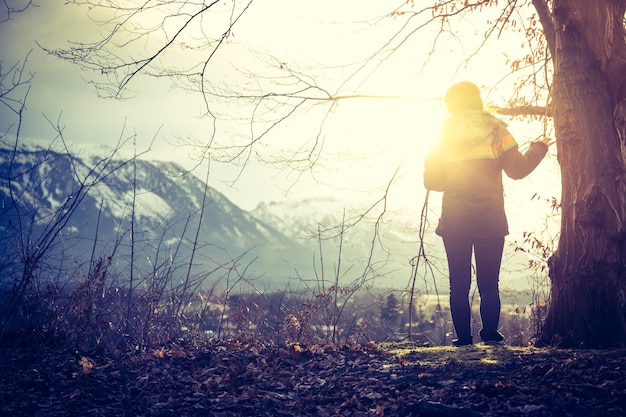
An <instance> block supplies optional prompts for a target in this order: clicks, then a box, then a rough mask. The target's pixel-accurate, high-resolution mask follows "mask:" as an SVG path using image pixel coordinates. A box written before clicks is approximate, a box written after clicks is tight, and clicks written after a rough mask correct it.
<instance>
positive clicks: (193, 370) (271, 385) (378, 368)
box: [0, 341, 626, 417]
mask: <svg viewBox="0 0 626 417" xmlns="http://www.w3.org/2000/svg"><path fill="white" fill-rule="evenodd" d="M625 353H626V352H625V351H624V350H611V351H583V350H576V351H571V350H553V349H537V348H517V347H509V346H504V345H502V346H488V345H484V344H478V345H474V346H472V347H467V348H460V349H455V348H452V347H441V348H423V347H418V346H415V345H412V344H407V343H400V344H383V345H374V344H368V345H354V346H346V347H341V348H337V347H334V346H330V345H327V346H318V345H313V346H301V345H297V344H291V345H287V346H267V345H261V344H254V343H252V344H248V343H244V342H219V341H212V342H205V343H191V342H182V341H179V342H177V343H176V344H174V343H170V344H167V345H162V346H155V347H154V348H152V349H150V350H149V351H147V352H143V353H138V352H132V351H129V352H127V353H119V352H118V353H117V354H116V355H107V354H105V353H103V352H102V351H99V352H77V351H74V352H70V351H63V350H55V349H48V350H45V349H43V350H42V349H37V350H35V349H28V348H24V347H22V348H21V349H15V348H4V349H2V351H1V352H0V358H1V359H0V382H1V383H0V386H1V387H2V388H1V392H0V404H2V405H1V410H2V415H11V416H50V417H52V416H54V417H61V416H84V415H90V416H101V417H107V416H123V415H126V416H136V417H142V416H174V415H176V416H180V417H190V416H207V415H211V416H216V417H220V416H233V417H234V416H322V417H324V416H378V417H382V416H416V417H417V416H421V417H462V416H463V417H474V416H476V417H478V416H483V417H496V416H503V417H504V416H506V417H522V416H523V417H547V416H564V417H567V416H586V417H594V416H597V417H600V416H602V417H618V416H623V415H626V367H624V364H623V358H624V354H625Z"/></svg>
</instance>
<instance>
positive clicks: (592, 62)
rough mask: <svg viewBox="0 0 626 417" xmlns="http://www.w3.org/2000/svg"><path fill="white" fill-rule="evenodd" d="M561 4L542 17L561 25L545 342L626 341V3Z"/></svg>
mask: <svg viewBox="0 0 626 417" xmlns="http://www.w3.org/2000/svg"><path fill="white" fill-rule="evenodd" d="M535 3H536V4H537V3H538V2H537V1H535ZM543 4H544V6H547V3H543ZM553 7H554V8H553V10H552V13H551V16H549V20H547V19H546V17H547V16H545V15H544V16H542V23H543V25H544V27H546V24H550V25H552V26H551V27H547V29H548V30H546V31H545V32H546V36H551V38H550V39H548V40H549V45H550V47H551V52H552V58H553V63H554V85H553V108H554V124H555V130H556V137H557V153H558V160H559V163H560V166H561V175H562V190H563V191H562V197H561V209H562V213H561V214H562V224H561V234H560V238H559V245H558V249H557V251H556V253H555V254H554V255H553V257H552V258H551V259H550V279H551V282H552V289H551V304H550V311H549V313H548V316H547V318H546V321H545V323H544V326H543V330H542V333H541V335H540V341H542V342H545V343H550V344H558V345H561V346H572V347H573V346H577V347H609V346H616V345H624V344H626V176H625V174H626V173H625V157H624V155H625V152H624V149H626V146H625V144H624V139H626V134H625V133H626V132H624V131H622V130H623V129H624V125H623V120H624V119H625V118H626V113H624V107H625V106H624V101H623V100H624V98H625V97H624V96H623V91H622V92H620V89H622V90H623V89H624V86H626V65H625V63H626V52H625V49H626V48H625V45H624V43H625V41H624V22H623V18H624V10H625V7H624V2H623V1H621V0H595V1H589V0H554V2H553ZM538 11H539V10H538ZM539 12H540V14H541V11H539Z"/></svg>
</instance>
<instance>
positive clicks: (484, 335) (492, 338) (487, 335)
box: [480, 329, 504, 343]
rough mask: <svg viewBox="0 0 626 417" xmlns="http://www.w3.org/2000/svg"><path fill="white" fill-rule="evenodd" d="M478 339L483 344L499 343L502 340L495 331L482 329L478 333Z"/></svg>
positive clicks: (502, 337)
mask: <svg viewBox="0 0 626 417" xmlns="http://www.w3.org/2000/svg"><path fill="white" fill-rule="evenodd" d="M480 338H481V339H482V340H483V342H485V343H500V342H502V341H503V340H504V336H503V335H502V333H500V332H499V331H497V330H495V329H482V330H481V331H480Z"/></svg>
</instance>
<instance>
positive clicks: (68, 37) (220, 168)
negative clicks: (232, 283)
mask: <svg viewBox="0 0 626 417" xmlns="http://www.w3.org/2000/svg"><path fill="white" fill-rule="evenodd" d="M19 2H20V0H16V2H15V3H14V4H16V3H19ZM228 3H229V2H228ZM369 3H371V4H368V2H363V1H362V0H343V1H342V2H340V3H339V2H337V1H335V0H319V1H316V2H306V1H293V0H255V1H254V2H253V4H252V6H251V7H250V9H249V10H248V12H246V14H245V15H244V18H242V19H241V21H239V22H237V25H236V27H235V28H234V30H233V33H232V36H231V37H230V38H229V43H228V45H227V46H226V47H224V48H222V49H221V50H220V52H219V53H218V54H217V55H216V57H215V59H214V60H213V61H212V62H213V65H212V66H211V67H210V71H211V77H213V79H216V80H221V81H224V82H232V83H234V84H239V85H243V84H244V83H245V82H248V81H250V79H249V78H247V77H244V76H243V75H242V73H241V70H242V69H245V70H247V71H250V73H253V74H258V75H259V76H260V77H261V78H264V77H265V76H266V75H267V74H272V73H271V72H266V71H268V69H267V68H264V67H263V66H262V65H260V63H259V60H258V58H255V55H254V54H253V53H252V52H254V53H258V52H260V53H263V54H266V56H272V57H275V58H276V59H277V60H280V62H285V63H286V64H285V65H286V66H289V68H292V69H295V70H297V71H302V72H303V73H304V72H306V71H314V72H315V73H316V74H317V78H316V79H315V82H316V83H319V84H318V85H320V86H321V87H324V88H326V87H327V88H328V89H329V90H331V91H340V93H342V94H359V95H363V96H369V98H358V99H357V98H354V99H345V100H341V101H339V102H337V103H336V106H334V107H333V108H332V109H330V111H329V107H328V106H326V107H324V106H312V107H307V111H302V112H300V113H298V114H296V115H294V116H293V117H290V118H288V119H287V120H286V121H285V122H284V123H282V124H281V125H280V126H279V127H278V128H276V129H274V130H273V132H272V134H271V135H268V137H265V138H263V140H261V141H259V143H258V146H257V147H256V148H255V150H254V153H253V154H251V158H250V159H249V160H248V162H247V165H246V166H245V169H243V170H242V167H241V165H239V166H238V165H236V164H232V163H224V162H220V161H219V159H220V157H221V155H220V153H219V152H215V154H212V155H211V157H212V159H213V160H212V161H211V164H210V170H211V175H210V181H209V185H211V186H212V187H214V188H216V189H217V190H218V191H220V192H222V193H223V194H224V195H226V197H228V198H229V199H231V200H232V201H233V202H234V203H235V204H237V205H239V206H240V207H242V208H243V209H246V210H252V209H253V208H254V207H256V205H257V204H259V203H260V202H263V201H275V200H280V199H292V200H298V199H303V198H312V197H335V198H340V199H345V200H346V204H352V202H354V204H364V205H367V204H369V203H370V202H372V201H376V200H377V199H378V198H380V196H381V193H382V192H383V190H384V189H385V188H386V187H387V185H388V183H389V181H390V179H391V178H392V177H393V175H394V173H395V172H397V175H396V177H395V180H394V182H393V184H392V187H391V188H390V189H389V202H388V203H389V205H390V206H393V207H394V208H395V209H397V210H398V211H402V210H408V211H409V212H410V211H413V212H415V213H418V211H419V208H420V207H421V204H422V201H423V197H424V190H423V187H422V169H423V166H422V162H423V158H424V156H425V154H426V152H427V151H428V149H429V148H430V147H431V146H432V145H433V144H434V142H435V140H436V138H437V134H438V129H439V125H440V123H441V121H442V120H443V118H444V117H445V112H444V111H443V109H442V105H441V100H440V97H441V95H442V94H443V93H444V92H445V89H446V88H447V87H448V86H449V85H451V84H452V83H454V82H457V81H461V80H466V79H469V80H472V81H474V82H476V83H477V84H479V85H481V86H489V85H490V84H493V82H494V80H499V79H501V78H502V77H503V74H505V73H506V72H507V68H506V66H505V56H504V55H505V54H506V53H510V52H511V48H515V47H518V45H519V40H518V39H512V40H511V43H510V44H506V35H503V38H504V39H503V40H501V41H500V44H499V45H498V46H497V47H495V48H494V49H492V50H490V51H487V52H485V54H484V55H479V56H477V57H475V58H474V59H473V61H471V64H470V65H469V66H464V65H463V61H464V57H466V56H467V54H468V53H470V52H471V51H472V48H473V46H475V45H477V44H478V43H480V42H481V41H482V33H483V31H484V28H483V27H481V26H480V25H478V24H472V23H471V22H468V21H463V22H461V23H460V24H459V25H461V26H460V27H458V28H457V29H458V30H459V31H460V32H459V33H462V34H463V35H462V36H460V37H459V36H457V34H456V33H451V34H449V35H447V36H446V37H444V38H442V40H440V41H439V42H438V43H437V47H436V48H435V53H434V54H432V55H429V51H430V50H431V48H432V45H433V44H432V38H431V37H430V35H432V33H430V32H429V31H428V30H426V31H424V37H420V38H418V37H413V38H411V39H410V40H409V41H407V42H406V43H405V44H403V45H402V46H401V47H398V45H393V44H391V45H390V46H388V47H387V49H391V48H396V47H398V48H397V51H396V52H394V53H393V54H391V55H390V57H389V58H388V59H386V60H384V61H381V62H379V61H378V60H376V61H374V62H373V63H372V62H371V63H370V64H369V67H368V68H366V71H362V72H361V73H359V74H358V75H357V76H356V77H355V78H353V79H352V80H351V81H350V82H348V83H347V84H345V85H344V87H343V88H342V89H338V88H337V86H338V85H339V84H338V83H339V80H341V77H342V76H343V77H344V78H345V75H346V74H347V73H349V70H347V69H346V68H354V66H352V67H346V66H345V64H346V63H354V62H358V61H359V60H362V59H363V58H364V57H366V56H369V55H370V54H372V53H373V51H376V50H378V49H381V48H383V46H384V45H385V43H386V42H387V40H388V39H390V37H391V36H392V35H393V33H395V32H397V31H398V28H399V27H400V25H401V24H402V22H403V19H402V18H401V17H389V13H390V12H391V11H392V10H393V9H394V4H395V3H390V2H369ZM404 3H405V2H404V1H399V2H397V4H398V5H400V4H404ZM2 7H4V6H0V8H2ZM87 11H88V9H87V8H86V7H78V6H76V5H66V4H65V1H64V0H45V1H40V2H38V6H37V7H30V8H29V9H28V10H26V11H25V12H23V13H20V14H16V15H13V16H12V19H11V20H8V21H4V22H2V23H0V60H1V62H2V69H3V72H6V71H7V69H8V68H10V67H11V66H12V65H13V64H14V63H15V62H18V61H20V60H23V59H24V57H25V56H27V55H28V60H27V71H29V72H33V73H34V78H33V81H32V82H31V83H30V89H29V92H28V98H27V110H26V112H25V114H24V120H23V125H22V128H21V132H20V139H21V140H22V141H24V142H28V143H39V144H42V145H47V144H49V143H50V142H51V141H52V140H53V139H54V137H55V129H54V127H53V125H57V124H58V125H59V126H62V127H63V136H64V138H65V140H66V143H67V144H68V145H69V146H70V149H71V150H73V151H74V152H76V153H78V154H80V153H81V152H82V153H85V152H99V150H100V149H102V147H106V146H113V145H115V143H116V142H117V141H118V140H119V139H120V138H122V139H124V138H133V140H131V142H130V143H129V144H127V145H125V147H124V149H123V152H126V154H127V155H132V153H133V152H134V149H135V147H136V149H138V150H139V151H141V150H144V149H147V148H148V147H149V146H151V151H150V152H149V153H148V154H147V155H146V156H145V157H146V158H148V159H161V160H173V161H175V162H179V163H180V164H181V165H183V166H184V167H186V168H191V167H194V166H196V165H197V155H198V152H197V151H198V150H197V148H193V147H185V146H182V143H190V142H194V143H200V144H202V143H207V142H208V141H209V140H210V138H211V134H210V132H211V131H212V123H211V121H210V120H209V119H207V118H202V117H201V116H202V114H203V113H204V112H205V109H206V108H205V107H204V101H203V99H202V97H201V96H200V95H199V94H198V93H197V92H190V91H185V90H183V89H181V88H177V87H176V86H173V85H172V83H170V82H169V81H168V80H167V79H163V78H158V79H156V78H137V79H134V80H133V81H131V83H130V84H129V85H128V88H129V90H130V91H131V93H130V94H129V97H128V98H127V99H125V100H116V99H111V98H101V97H98V95H97V94H96V92H95V90H94V88H93V87H92V86H91V85H90V84H89V82H88V81H89V80H91V79H93V77H96V78H97V74H93V73H91V72H89V71H85V70H81V69H80V68H79V67H78V66H76V65H73V64H71V63H68V62H64V61H61V60H59V59H57V58H55V57H54V56H51V55H48V54H46V53H45V52H44V51H43V50H42V49H41V47H40V46H43V47H45V48H49V49H57V48H67V47H68V45H70V43H69V42H93V41H95V40H98V39H99V38H100V37H101V36H102V34H103V33H104V30H103V28H102V27H100V26H98V25H97V24H95V23H94V22H93V21H92V20H91V19H90V18H89V16H88V15H87ZM0 13H5V11H4V10H0ZM90 16H91V17H100V16H99V15H98V14H97V13H96V12H94V11H92V12H91V15H90ZM3 17H4V16H3V15H2V14H0V20H4V19H2V18H3ZM222 17H223V15H222ZM158 19H160V17H159V16H157V15H154V16H151V17H146V18H145V21H144V22H142V23H143V24H145V25H151V24H154V22H159V20H158ZM207 27H211V28H213V27H217V29H216V30H218V31H219V30H220V27H219V19H216V20H215V21H208V22H207ZM429 34H430V35H429ZM155 36H156V38H155V39H156V40H158V34H157V35H155ZM195 36H198V37H199V36H200V35H199V32H197V33H195ZM190 42H193V40H192V41H190ZM503 42H504V43H503ZM383 49H384V48H383ZM251 51H252V52H251ZM429 57H430V59H429V61H428V64H427V65H426V66H424V62H425V61H426V60H427V58H429ZM169 59H170V64H171V65H180V66H183V65H185V63H187V62H191V61H189V60H190V59H192V58H191V57H190V56H187V55H185V54H183V53H182V52H179V54H178V55H174V56H173V57H170V58H169ZM378 63H380V65H378V66H376V65H374V64H378ZM342 68H343V69H342ZM370 69H371V71H370ZM484 93H485V100H486V102H494V103H496V104H500V105H501V104H503V98H504V97H505V94H506V93H504V92H502V91H498V90H495V91H492V90H487V89H485V90H484ZM212 109H217V110H218V111H219V112H220V113H221V114H231V113H232V114H240V113H239V112H242V113H244V112H245V111H246V109H245V108H244V107H233V106H222V105H216V106H215V107H212ZM244 114H248V113H244ZM320 126H321V128H320ZM0 128H1V130H2V132H3V134H4V133H6V134H5V136H4V139H3V140H8V139H9V138H11V137H12V136H11V135H12V134H14V132H15V116H14V114H11V112H9V111H7V109H6V108H2V109H0ZM220 128H223V130H221V131H220V132H219V134H218V135H217V140H218V142H219V143H221V144H228V143H240V141H241V140H242V139H241V138H239V135H245V134H249V130H250V128H249V125H246V124H241V123H240V124H239V126H235V124H234V122H232V121H228V122H224V123H223V124H220ZM320 129H321V130H320ZM511 130H512V132H513V134H514V136H515V137H516V139H517V140H518V142H519V143H520V144H521V145H522V146H524V144H526V143H528V142H529V141H530V140H531V139H534V138H536V137H537V136H539V135H540V134H541V133H542V132H541V126H540V125H528V124H519V123H512V124H511ZM318 132H321V134H320V138H321V139H322V140H323V153H322V154H321V156H320V159H319V161H318V164H317V165H316V166H315V167H314V168H313V169H312V170H308V171H304V172H299V171H298V170H297V169H293V167H291V166H284V165H281V164H279V163H268V162H267V161H269V160H272V159H273V158H276V157H277V156H278V155H282V154H284V153H286V152H288V151H289V150H292V151H293V150H294V149H297V148H298V147H300V146H303V145H304V144H307V143H308V144H310V143H311V140H314V138H315V137H316V134H317V133H318ZM243 140H245V139H243ZM238 141H239V142H238ZM133 143H134V145H133ZM222 159H223V158H222ZM549 159H550V158H549ZM238 161H241V159H239V160H238ZM263 161H265V162H263ZM544 165H545V166H544V167H541V168H540V170H539V172H538V173H537V174H535V175H534V180H532V181H531V180H529V181H527V182H525V183H524V184H522V185H519V184H513V185H511V187H513V188H512V190H513V191H512V192H511V194H514V195H516V196H517V197H518V198H519V201H513V202H511V203H510V205H511V210H513V212H514V215H516V214H517V215H520V216H521V215H524V213H526V212H527V211H528V207H529V204H531V205H532V204H536V202H535V203H533V202H532V201H530V199H531V196H532V195H533V194H534V193H535V192H538V193H539V194H541V195H546V196H547V195H553V196H555V197H558V185H557V182H558V181H557V180H558V178H556V175H555V171H554V167H555V166H556V158H555V157H554V156H552V157H551V162H549V163H546V164H544ZM205 169H206V167H202V168H200V171H202V170H205ZM199 176H200V177H204V172H199ZM546 178H549V179H550V180H549V181H547V180H546ZM235 180H236V181H235ZM233 181H234V183H233ZM525 181H526V180H525ZM522 188H523V189H524V191H523V192H518V191H516V190H520V189H522ZM435 199H436V197H435ZM520 201H521V202H522V203H520ZM435 204H437V203H436V202H435ZM535 217H537V218H536V221H537V222H538V224H541V222H542V221H543V220H542V218H541V216H535Z"/></svg>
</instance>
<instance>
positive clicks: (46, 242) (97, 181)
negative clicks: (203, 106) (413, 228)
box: [0, 148, 311, 285]
mask: <svg viewBox="0 0 626 417" xmlns="http://www.w3.org/2000/svg"><path fill="white" fill-rule="evenodd" d="M0 234H1V236H2V238H0V244H2V246H3V248H2V249H3V250H4V251H5V253H7V254H10V253H13V256H15V257H19V258H20V259H24V258H25V257H36V256H39V255H41V256H42V259H41V262H48V263H56V264H57V266H58V264H59V263H60V262H61V261H63V262H64V263H65V265H67V264H68V260H70V259H71V260H72V261H71V262H74V263H76V264H77V265H78V264H81V265H85V264H88V263H89V261H90V259H91V258H92V257H94V256H95V258H97V257H107V256H112V255H114V256H113V259H114V261H115V264H116V265H117V267H118V268H119V269H120V270H124V269H125V268H127V265H125V264H128V263H129V262H130V261H129V260H130V258H131V257H132V259H133V262H134V265H135V266H136V267H139V268H141V269H142V270H143V271H144V272H146V271H149V272H151V273H152V272H154V271H155V270H156V268H158V267H159V266H160V265H164V264H167V263H170V264H171V263H176V264H178V265H179V266H178V268H180V270H181V271H184V270H185V265H189V264H193V267H194V268H195V270H196V273H198V271H205V272H206V273H208V272H210V271H216V270H218V269H221V270H222V272H221V273H222V276H223V275H224V274H225V273H224V272H223V271H226V274H232V273H233V272H234V271H237V273H238V274H239V275H237V274H235V275H236V276H239V277H241V276H243V275H245V276H244V278H246V279H253V278H255V279H259V280H262V281H263V282H264V283H268V284H277V285H280V284H281V283H283V284H284V283H285V282H286V279H287V278H288V277H289V276H290V275H291V274H293V272H294V270H298V271H300V272H301V270H302V269H306V268H308V267H310V265H309V264H310V258H311V255H310V254H311V251H310V250H309V249H307V247H305V246H304V245H303V244H301V243H300V242H296V241H294V240H293V239H291V238H289V237H286V236H285V235H284V234H282V233H281V232H279V231H277V230H276V229H274V228H272V227H271V226H268V225H267V224H265V223H263V222H262V221H259V220H258V219H256V218H255V217H253V216H252V215H250V213H248V212H245V211H243V210H241V209H240V208H239V207H237V206H236V205H234V204H233V203H231V202H230V201H229V200H228V199H227V198H226V197H225V196H223V195H222V194H220V193H218V192H217V191H215V190H214V189H212V188H210V187H205V183H204V181H201V180H199V179H198V178H197V177H195V176H194V175H191V174H189V173H186V172H185V171H184V170H183V168H182V167H180V166H178V165H177V164H174V163H165V162H154V161H152V162H150V161H145V160H140V159H136V160H132V159H131V160H118V159H115V158H109V157H104V156H100V157H96V156H89V157H76V156H71V155H68V154H67V153H60V152H55V151H51V150H47V149H20V150H18V151H17V152H15V151H14V150H13V149H2V148H0ZM53 260H56V262H52V261H53ZM181 273H183V272H181Z"/></svg>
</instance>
